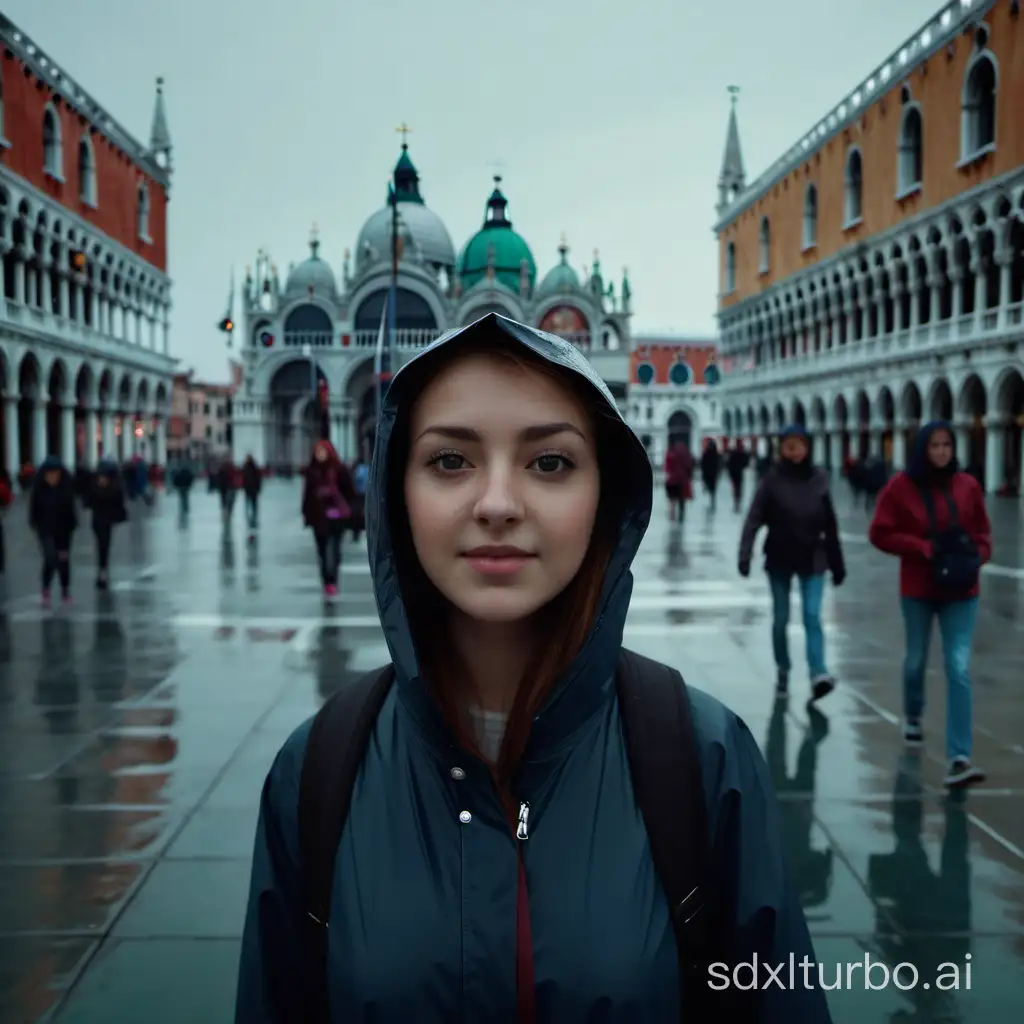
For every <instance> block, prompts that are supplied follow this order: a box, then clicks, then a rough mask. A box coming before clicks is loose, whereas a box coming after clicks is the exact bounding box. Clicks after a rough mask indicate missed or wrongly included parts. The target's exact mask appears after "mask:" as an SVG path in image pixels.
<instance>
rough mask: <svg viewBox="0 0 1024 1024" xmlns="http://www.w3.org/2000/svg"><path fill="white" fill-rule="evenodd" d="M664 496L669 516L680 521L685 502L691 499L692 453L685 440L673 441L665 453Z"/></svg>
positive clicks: (684, 513) (682, 517) (683, 515)
mask: <svg viewBox="0 0 1024 1024" xmlns="http://www.w3.org/2000/svg"><path fill="white" fill-rule="evenodd" d="M665 497H667V498H668V512H669V518H670V519H671V520H672V522H678V523H681V522H682V521H683V520H684V519H685V518H686V503H687V502H688V501H691V500H692V499H693V455H692V454H691V452H690V446H689V445H688V444H687V443H686V442H685V441H673V442H672V444H671V446H670V447H669V450H668V451H667V452H666V453H665Z"/></svg>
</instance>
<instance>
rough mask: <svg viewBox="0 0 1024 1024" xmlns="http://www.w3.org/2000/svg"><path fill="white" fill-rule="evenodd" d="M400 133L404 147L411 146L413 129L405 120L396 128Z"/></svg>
mask: <svg viewBox="0 0 1024 1024" xmlns="http://www.w3.org/2000/svg"><path fill="white" fill-rule="evenodd" d="M395 131H396V132H398V134H399V135H401V136H402V149H408V148H409V133H410V132H411V131H412V129H411V128H410V127H409V126H408V125H407V124H406V123H405V122H404V121H403V122H402V123H401V124H400V125H399V126H398V127H397V128H396V129H395Z"/></svg>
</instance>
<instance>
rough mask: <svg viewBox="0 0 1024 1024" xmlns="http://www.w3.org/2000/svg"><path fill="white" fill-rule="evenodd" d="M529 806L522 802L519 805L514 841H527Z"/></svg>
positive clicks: (528, 833)
mask: <svg viewBox="0 0 1024 1024" xmlns="http://www.w3.org/2000/svg"><path fill="white" fill-rule="evenodd" d="M529 826H530V805H529V804H528V803H527V802H526V801H525V800H524V801H523V802H522V803H521V804H520V805H519V825H518V826H517V827H516V839H528V838H529V835H530V832H529Z"/></svg>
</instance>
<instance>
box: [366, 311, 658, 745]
mask: <svg viewBox="0 0 1024 1024" xmlns="http://www.w3.org/2000/svg"><path fill="white" fill-rule="evenodd" d="M488 342H497V343H502V342H503V343H505V344H510V345H512V346H513V347H515V346H521V347H522V348H523V349H524V350H525V351H527V352H530V353H533V354H534V355H535V356H539V357H540V358H541V359H543V360H546V361H547V362H548V363H551V364H552V365H554V366H558V367H561V368H563V369H564V370H566V371H568V373H570V374H573V375H575V377H576V378H577V379H578V381H579V382H581V383H583V384H585V385H586V386H587V390H589V392H590V393H591V394H592V397H593V400H594V403H595V405H596V406H597V407H598V408H599V409H601V410H602V411H604V412H607V414H608V419H607V423H608V425H609V430H610V431H613V432H614V434H615V440H616V442H618V441H619V440H621V451H620V450H619V448H618V445H617V447H616V459H617V471H618V472H620V473H621V477H620V478H618V479H616V481H615V490H616V492H617V493H618V494H620V495H621V501H620V506H619V507H620V508H621V514H620V517H619V523H618V534H617V536H618V541H617V544H616V547H615V550H614V552H613V554H612V556H611V559H610V561H609V564H608V569H607V572H606V574H605V579H604V585H603V588H602V591H601V597H600V601H599V604H598V610H597V614H596V615H595V617H594V626H593V628H592V629H591V633H590V636H589V637H588V639H587V640H586V642H585V643H584V645H583V648H582V650H581V651H580V652H579V654H578V655H577V657H576V660H575V661H574V662H573V664H572V666H570V669H569V671H568V673H567V676H566V677H565V678H564V679H563V680H562V681H561V683H559V684H558V685H557V686H556V688H555V691H554V692H553V693H552V694H551V696H550V697H549V698H548V702H547V704H546V705H545V709H544V710H543V711H542V712H541V714H540V715H538V716H537V718H536V719H535V720H534V730H533V731H534V734H536V733H537V731H538V725H539V723H540V721H541V719H542V718H543V717H544V716H545V714H546V713H547V709H549V708H551V707H552V705H553V704H554V703H555V702H557V700H558V697H559V696H560V694H561V693H563V692H564V691H565V689H567V688H568V686H569V685H570V683H571V682H572V680H574V679H575V678H577V677H579V676H580V675H582V674H586V673H587V672H588V669H590V668H593V669H595V670H596V669H599V668H600V667H601V666H605V667H606V668H607V667H610V668H612V669H614V665H615V660H616V658H617V656H618V650H619V647H620V646H621V643H622V631H623V627H624V625H625V619H626V612H627V611H628V609H629V601H630V596H631V594H632V589H633V577H632V574H631V572H630V571H629V567H630V564H631V563H632V561H633V558H634V556H635V555H636V552H637V549H638V548H639V546H640V542H641V540H642V539H643V536H644V533H645V532H646V530H647V526H648V523H649V522H650V518H651V508H652V504H653V492H654V479H653V474H652V471H651V464H650V460H649V458H648V456H647V452H646V451H645V449H644V447H643V445H642V444H641V443H640V440H639V438H638V437H637V436H636V435H635V434H634V433H633V431H632V430H631V429H630V428H629V427H628V426H627V424H626V422H625V420H624V419H623V418H622V414H621V413H620V412H619V409H618V406H617V405H616V403H615V399H614V398H613V397H612V394H611V392H610V391H609V390H608V388H607V386H606V385H605V383H604V382H603V381H602V380H601V378H600V377H599V376H598V375H597V373H596V372H595V370H594V368H593V367H592V366H591V364H590V363H589V361H588V360H587V359H586V357H585V356H584V355H583V354H582V353H580V352H579V351H578V350H577V348H576V347H575V346H574V345H572V344H570V343H569V342H567V341H565V340H564V339H562V338H559V337H557V336H555V335H552V334H547V333H545V332H544V331H539V330H537V329H536V328H533V327H528V326H526V325H525V324H520V323H517V322H516V321H514V320H510V319H508V318H507V317H503V316H500V315H498V314H496V313H488V314H487V315H486V316H484V317H482V318H481V319H479V320H477V321H475V322H474V323H472V324H470V325H469V326H467V327H460V328H455V329H453V330H450V331H447V332H446V333H444V334H442V335H441V337H439V338H438V339H437V340H436V341H434V342H433V343H432V344H431V345H429V346H428V347H427V348H425V349H424V350H423V351H422V352H420V353H419V354H417V355H416V356H414V357H413V359H412V360H410V361H409V362H408V363H406V364H405V365H404V366H402V367H401V369H400V370H399V371H398V372H397V373H396V374H395V376H394V377H393V378H392V381H391V384H390V387H389V388H388V391H387V394H386V396H385V398H384V402H383V404H382V409H381V419H380V423H379V425H378V429H377V437H376V443H375V445H374V452H373V459H372V463H371V467H370V475H369V480H368V484H367V496H366V509H367V516H366V526H367V547H368V552H369V558H370V571H371V573H372V577H373V589H374V596H375V598H376V602H377V611H378V613H379V615H380V621H381V625H382V626H383V629H384V636H385V639H386V641H387V645H388V649H389V651H390V653H391V658H392V661H393V663H394V666H395V673H396V679H397V681H398V686H399V688H400V689H401V690H404V691H406V695H408V691H409V690H413V691H415V693H414V694H413V697H414V699H415V700H416V701H418V702H420V703H422V701H423V699H424V697H425V695H426V688H425V687H424V686H422V685H421V683H420V679H419V665H418V663H417V658H416V653H415V650H414V647H413V642H412V637H411V634H410V629H409V623H408V619H407V616H406V611H405V607H404V605H403V600H402V595H401V592H400V587H399V575H400V574H399V566H397V565H396V556H395V552H394V547H393V545H392V536H391V520H390V517H389V506H390V505H391V503H392V502H393V501H394V500H395V497H396V496H395V495H393V494H390V493H389V480H390V479H391V478H392V474H391V473H390V472H389V458H390V453H391V452H392V451H393V450H394V448H395V444H394V441H395V436H396V435H395V427H396V421H398V417H399V413H400V412H401V411H403V410H404V409H406V408H407V407H408V406H410V405H411V404H412V402H413V401H414V400H415V397H416V396H417V395H418V394H419V393H420V390H421V387H417V383H418V382H419V381H421V379H422V375H423V372H424V371H427V370H429V369H431V368H436V366H437V365H438V364H443V363H444V362H445V361H447V360H449V359H451V358H453V357H455V356H456V355H458V354H459V353H461V352H462V351H464V350H465V349H466V348H471V347H473V346H475V345H480V344H485V345H486V344H487V343H488ZM602 490H603V488H602ZM398 500H399V501H403V503H404V499H403V498H402V496H401V495H398ZM605 674H609V673H607V672H605ZM611 674H613V673H611ZM573 703H576V702H575V701H574V702H573Z"/></svg>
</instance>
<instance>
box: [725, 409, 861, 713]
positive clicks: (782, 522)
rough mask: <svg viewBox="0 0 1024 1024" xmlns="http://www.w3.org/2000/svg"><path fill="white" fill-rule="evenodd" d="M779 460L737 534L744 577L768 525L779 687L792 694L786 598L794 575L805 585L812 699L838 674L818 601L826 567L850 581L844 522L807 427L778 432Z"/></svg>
mask: <svg viewBox="0 0 1024 1024" xmlns="http://www.w3.org/2000/svg"><path fill="white" fill-rule="evenodd" d="M779 440H780V444H779V461H778V463H777V464H776V465H774V466H773V467H772V468H771V470H770V471H769V472H768V473H767V474H766V476H765V478H764V479H763V480H762V481H761V483H760V484H759V485H758V488H757V492H756V493H755V494H754V500H753V502H751V505H750V511H749V512H747V518H746V522H745V523H744V524H743V534H742V536H741V538H740V552H739V570H740V575H742V576H749V575H750V560H751V555H752V554H753V549H754V538H755V537H756V536H757V532H758V530H760V529H761V527H762V526H764V527H767V529H768V537H767V539H766V540H765V545H764V552H765V563H764V567H765V571H766V572H767V573H768V582H769V585H770V587H771V594H772V649H773V651H774V654H775V666H776V668H777V670H778V677H777V692H778V694H779V695H780V696H782V695H784V694H786V693H788V692H789V673H790V668H791V663H790V658H789V638H788V635H787V630H788V629H789V599H790V591H791V590H792V585H793V577H794V576H795V577H796V578H797V580H799V583H800V600H801V603H802V605H803V619H804V632H805V634H806V643H807V668H808V671H809V673H810V677H811V698H812V700H820V699H821V698H822V697H824V696H826V695H827V694H829V693H831V692H832V690H833V688H834V687H835V679H834V678H833V676H832V673H831V672H829V670H828V668H827V667H826V664H825V634H824V632H823V630H822V628H821V604H822V599H823V597H824V593H825V573H826V571H829V572H831V573H832V582H833V584H834V585H835V586H837V587H838V586H841V585H842V582H843V580H844V579H846V566H845V564H844V561H843V552H842V546H841V544H840V542H839V525H838V523H837V522H836V514H835V509H834V507H833V505H832V497H831V495H830V493H829V486H828V475H827V474H826V473H825V471H824V470H823V469H819V468H818V467H817V466H815V465H814V464H813V462H812V461H811V439H810V435H809V434H808V433H807V431H806V429H805V428H804V427H801V426H799V425H794V426H791V427H787V428H786V429H785V430H784V431H783V432H782V434H781V435H780V438H779Z"/></svg>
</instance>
